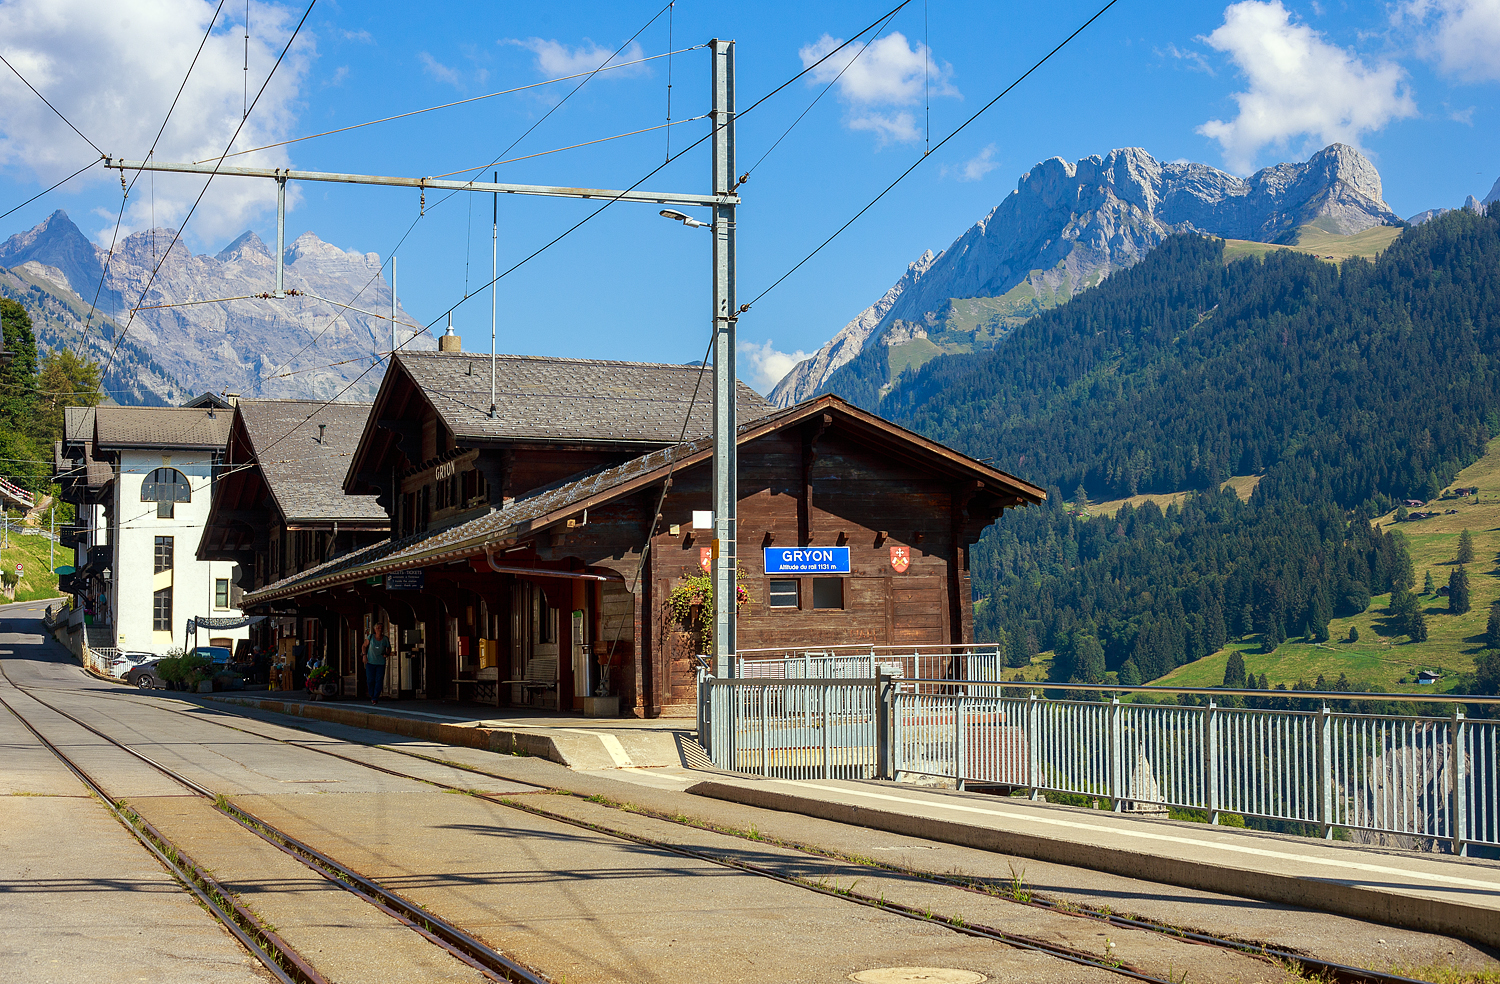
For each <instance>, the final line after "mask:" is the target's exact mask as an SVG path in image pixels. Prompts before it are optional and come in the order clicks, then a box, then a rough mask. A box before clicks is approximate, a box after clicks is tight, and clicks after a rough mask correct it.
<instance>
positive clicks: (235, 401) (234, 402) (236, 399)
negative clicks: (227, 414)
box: [220, 391, 240, 407]
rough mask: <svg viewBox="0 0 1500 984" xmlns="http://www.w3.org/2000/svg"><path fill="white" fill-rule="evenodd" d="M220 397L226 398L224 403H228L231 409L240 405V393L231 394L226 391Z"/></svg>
mask: <svg viewBox="0 0 1500 984" xmlns="http://www.w3.org/2000/svg"><path fill="white" fill-rule="evenodd" d="M220 395H221V396H223V397H224V402H226V403H228V404H229V405H230V406H231V407H237V406H239V405H240V395H239V394H238V393H230V392H227V391H226V392H224V393H221V394H220Z"/></svg>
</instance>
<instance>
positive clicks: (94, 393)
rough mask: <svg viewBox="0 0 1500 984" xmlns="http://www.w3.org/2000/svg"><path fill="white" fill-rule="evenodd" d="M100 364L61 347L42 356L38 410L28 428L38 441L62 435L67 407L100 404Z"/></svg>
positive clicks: (101, 397)
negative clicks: (64, 411) (65, 408)
mask: <svg viewBox="0 0 1500 984" xmlns="http://www.w3.org/2000/svg"><path fill="white" fill-rule="evenodd" d="M103 397H104V394H103V392H102V391H101V390H100V388H99V364H98V363H97V362H91V361H89V360H88V359H84V358H80V357H79V356H78V355H76V354H74V352H73V351H72V350H71V349H66V348H60V349H55V350H53V351H51V352H48V353H47V355H46V356H44V357H43V358H42V370H41V373H40V375H39V377H38V380H37V404H36V414H35V417H34V419H33V420H32V421H31V426H30V427H29V428H28V430H29V431H30V433H31V435H32V436H33V437H35V438H36V439H37V440H39V441H43V442H45V443H46V444H51V443H52V442H53V441H55V440H57V439H58V438H60V437H62V436H63V408H64V407H92V406H98V404H99V401H100V400H101V399H103Z"/></svg>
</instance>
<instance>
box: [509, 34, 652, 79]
mask: <svg viewBox="0 0 1500 984" xmlns="http://www.w3.org/2000/svg"><path fill="white" fill-rule="evenodd" d="M500 43H501V44H514V45H519V46H520V47H522V48H526V49H527V50H529V51H530V52H531V53H532V54H534V55H536V68H537V71H538V72H541V73H542V75H543V76H545V77H546V78H549V79H561V78H566V77H568V76H570V75H582V74H583V73H584V72H592V71H593V70H594V69H596V68H598V67H599V66H600V65H603V64H604V63H605V61H609V63H610V65H621V64H624V63H625V62H632V61H637V60H639V59H641V58H644V57H646V52H645V50H644V49H642V48H641V44H640V42H639V41H632V42H630V44H628V45H626V47H625V50H623V51H621V52H620V54H619V55H618V56H617V57H615V58H614V59H613V60H610V57H609V56H610V55H613V54H614V53H615V49H614V48H605V47H603V46H601V45H598V44H595V43H594V42H593V41H590V40H589V39H588V38H584V40H583V43H582V44H580V45H576V46H570V45H566V44H563V43H562V42H561V41H556V40H553V41H548V40H546V39H544V38H526V39H525V40H521V39H520V38H507V39H505V40H503V41H501V42H500ZM646 71H647V69H646V66H645V65H632V66H631V67H630V68H623V69H618V70H614V69H611V71H610V72H609V73H608V75H609V76H612V77H618V76H622V75H623V76H631V75H641V74H644V73H645V72H646Z"/></svg>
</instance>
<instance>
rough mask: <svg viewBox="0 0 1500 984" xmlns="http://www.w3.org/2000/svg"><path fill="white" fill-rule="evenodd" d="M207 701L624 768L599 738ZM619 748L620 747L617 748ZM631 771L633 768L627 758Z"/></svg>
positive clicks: (340, 708) (242, 700) (333, 707)
mask: <svg viewBox="0 0 1500 984" xmlns="http://www.w3.org/2000/svg"><path fill="white" fill-rule="evenodd" d="M196 696H199V697H202V698H204V699H205V700H212V701H214V702H215V703H220V704H233V705H236V706H239V707H254V708H258V709H260V710H262V711H270V712H271V713H273V714H286V715H288V716H290V717H302V718H311V719H313V720H316V721H327V722H329V723H331V724H342V725H347V726H348V727H351V728H365V729H368V730H370V731H384V732H388V733H390V734H396V735H400V736H402V737H403V738H415V739H417V740H419V741H430V742H434V743H437V744H440V745H457V746H460V747H463V748H477V749H480V750H481V751H487V752H498V753H500V754H502V755H531V756H535V757H537V758H544V759H547V760H548V761H551V762H556V763H558V764H559V765H565V766H567V767H568V768H570V769H615V768H620V767H621V763H620V761H619V759H618V756H617V755H614V754H611V749H610V747H609V746H608V745H607V744H606V742H605V739H604V738H603V737H601V736H599V735H592V734H583V733H569V734H556V733H551V732H548V731H542V730H540V729H538V730H537V731H512V730H509V729H498V728H484V727H480V726H479V725H478V724H454V723H450V722H446V721H423V720H419V719H414V718H408V717H399V716H396V715H391V714H380V713H378V712H372V711H365V710H359V709H356V708H353V707H349V706H346V705H339V704H323V703H306V702H302V701H285V700H265V699H259V698H253V697H224V696H218V695H210V694H198V695H196ZM616 744H618V742H617V743H616ZM625 764H627V765H629V764H632V763H630V761H629V759H628V758H627V760H626V763H625Z"/></svg>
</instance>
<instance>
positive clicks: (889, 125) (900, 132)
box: [848, 111, 922, 147]
mask: <svg viewBox="0 0 1500 984" xmlns="http://www.w3.org/2000/svg"><path fill="white" fill-rule="evenodd" d="M848 125H849V129H851V130H868V131H870V132H871V133H873V134H875V135H876V136H877V137H879V138H880V145H881V146H882V147H883V146H885V145H886V144H888V143H912V142H913V141H916V140H921V139H922V128H921V127H919V126H917V119H916V117H915V116H913V115H912V114H911V113H906V112H901V113H877V112H874V111H866V112H864V113H860V114H858V115H855V116H851V117H850V118H849V120H848Z"/></svg>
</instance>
